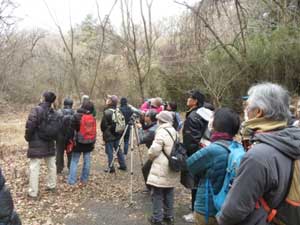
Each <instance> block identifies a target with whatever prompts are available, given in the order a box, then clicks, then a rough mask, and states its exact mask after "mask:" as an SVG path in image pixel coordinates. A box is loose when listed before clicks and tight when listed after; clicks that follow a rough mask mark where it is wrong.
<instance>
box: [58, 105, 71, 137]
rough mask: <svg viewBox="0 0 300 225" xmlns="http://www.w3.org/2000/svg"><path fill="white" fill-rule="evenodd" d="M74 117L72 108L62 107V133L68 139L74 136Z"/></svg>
mask: <svg viewBox="0 0 300 225" xmlns="http://www.w3.org/2000/svg"><path fill="white" fill-rule="evenodd" d="M73 117H74V111H73V110H72V109H62V117H61V133H62V135H63V136H64V138H65V139H66V140H69V139H71V138H73V136H74V128H73V127H72V120H73Z"/></svg>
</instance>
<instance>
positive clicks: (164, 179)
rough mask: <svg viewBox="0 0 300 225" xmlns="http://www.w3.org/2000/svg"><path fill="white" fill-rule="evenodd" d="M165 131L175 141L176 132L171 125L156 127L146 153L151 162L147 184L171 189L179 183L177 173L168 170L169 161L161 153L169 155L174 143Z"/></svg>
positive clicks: (165, 124)
mask: <svg viewBox="0 0 300 225" xmlns="http://www.w3.org/2000/svg"><path fill="white" fill-rule="evenodd" d="M165 129H167V130H168V131H169V132H170V133H171V134H172V136H173V139H174V140H175V138H176V135H177V132H176V131H175V129H174V128H173V126H172V124H170V123H164V124H161V125H159V126H158V128H157V130H156V133H155V138H154V141H153V143H152V145H151V147H150V149H149V151H148V156H149V159H150V160H152V161H153V163H152V166H151V169H150V173H149V176H148V179H147V184H148V185H152V186H155V187H160V188H172V187H175V186H176V185H177V184H178V183H179V173H176V172H173V171H172V170H171V169H170V168H169V160H168V158H167V157H166V156H165V154H164V153H163V149H164V151H165V153H166V154H168V155H170V154H171V151H172V147H173V144H174V141H173V139H172V137H171V136H170V134H169V133H168V132H167V131H166V130H165Z"/></svg>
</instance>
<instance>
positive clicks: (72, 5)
mask: <svg viewBox="0 0 300 225" xmlns="http://www.w3.org/2000/svg"><path fill="white" fill-rule="evenodd" d="M15 1H16V2H17V3H18V4H19V8H18V9H17V10H16V12H15V13H16V16H18V17H21V18H23V20H22V22H20V27H21V28H37V27H39V28H43V29H46V30H55V27H54V24H53V21H52V19H51V17H50V15H49V12H48V10H47V8H46V6H45V3H44V0H15ZM45 1H46V2H47V4H48V6H49V8H50V9H51V11H52V13H53V14H54V15H55V17H56V19H57V21H58V23H59V24H60V25H61V26H62V28H63V29H64V30H65V29H68V28H69V15H71V18H72V24H73V25H74V24H78V23H80V22H81V21H82V20H83V19H84V18H85V16H86V15H87V14H93V15H95V17H96V15H97V7H96V3H95V1H96V0H45ZM143 1H145V0H143ZM185 1H186V2H187V3H188V4H192V3H194V2H197V0H185ZM198 1H199V0H198ZM133 2H134V4H133V13H134V14H137V13H139V0H133ZM181 2H183V0H182V1H181ZM113 3H114V0H98V4H99V6H100V12H101V14H102V15H101V16H102V17H103V15H105V14H108V12H109V10H110V8H111V6H112V4H113ZM184 10H186V8H185V7H184V6H181V5H178V4H176V3H174V0H154V2H153V6H152V17H153V20H154V21H158V20H161V19H163V18H167V17H170V16H173V15H179V14H180V13H182V12H183V11H184ZM111 21H112V23H113V24H114V25H115V26H117V27H119V25H120V22H121V14H120V5H119V4H117V5H116V7H115V8H114V11H113V13H112V15H111Z"/></svg>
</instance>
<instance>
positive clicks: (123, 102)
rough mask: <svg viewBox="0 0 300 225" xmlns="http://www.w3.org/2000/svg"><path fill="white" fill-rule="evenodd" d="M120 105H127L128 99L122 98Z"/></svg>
mask: <svg viewBox="0 0 300 225" xmlns="http://www.w3.org/2000/svg"><path fill="white" fill-rule="evenodd" d="M120 104H121V105H126V104H127V98H125V97H122V98H121V100H120Z"/></svg>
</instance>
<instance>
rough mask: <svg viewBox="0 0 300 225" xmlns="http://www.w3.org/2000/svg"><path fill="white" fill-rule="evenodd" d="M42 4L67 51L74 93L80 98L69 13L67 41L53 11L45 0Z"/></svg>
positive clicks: (72, 30)
mask: <svg viewBox="0 0 300 225" xmlns="http://www.w3.org/2000/svg"><path fill="white" fill-rule="evenodd" d="M44 4H45V6H46V7H47V9H48V12H49V15H50V16H51V19H52V21H53V23H54V24H55V26H56V28H57V29H58V32H59V35H60V38H61V40H62V42H63V44H64V47H65V50H66V51H67V53H68V55H69V57H70V62H71V70H70V75H71V77H72V79H73V82H74V86H75V91H76V94H77V96H78V97H79V99H80V96H81V90H80V86H79V74H78V70H77V62H76V56H75V51H74V29H73V26H72V21H71V15H70V17H69V19H70V31H69V32H70V37H69V38H70V40H69V41H68V40H67V37H66V35H65V34H64V33H63V31H62V28H61V26H60V25H59V23H58V22H57V20H56V19H55V17H54V15H53V13H52V12H51V10H50V8H49V6H48V4H47V2H46V0H44Z"/></svg>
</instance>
